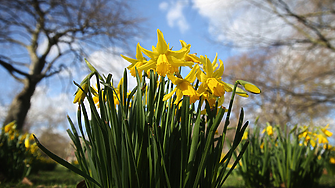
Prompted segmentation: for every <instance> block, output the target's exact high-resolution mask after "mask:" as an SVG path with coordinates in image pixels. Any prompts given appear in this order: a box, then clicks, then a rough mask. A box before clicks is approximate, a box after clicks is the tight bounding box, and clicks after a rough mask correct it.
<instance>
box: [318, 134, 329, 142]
mask: <svg viewBox="0 0 335 188" xmlns="http://www.w3.org/2000/svg"><path fill="white" fill-rule="evenodd" d="M316 138H317V139H318V143H319V144H328V139H327V137H326V136H324V135H323V134H317V135H316Z"/></svg>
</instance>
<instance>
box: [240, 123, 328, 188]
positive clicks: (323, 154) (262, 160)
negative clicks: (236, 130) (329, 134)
mask: <svg viewBox="0 0 335 188" xmlns="http://www.w3.org/2000/svg"><path fill="white" fill-rule="evenodd" d="M321 130H322V129H321ZM324 130H325V129H324ZM262 133H265V134H263V135H261V134H262ZM262 133H260V131H259V126H258V125H257V126H256V127H255V130H254V132H253V133H252V134H249V135H248V139H247V140H249V142H250V146H249V147H248V148H247V150H246V151H245V154H244V155H243V157H242V159H241V161H240V166H239V167H238V170H237V172H238V174H240V175H242V177H243V179H244V181H245V184H246V186H248V187H282V186H284V187H287V188H293V187H294V188H296V187H298V188H299V187H301V188H305V187H317V186H318V183H319V179H320V177H321V175H322V172H323V169H324V167H325V162H326V161H328V160H327V159H328V155H329V150H328V149H324V147H323V146H324V144H325V143H322V142H324V140H323V138H325V137H323V138H322V137H321V136H320V135H322V134H321V133H319V135H318V134H316V132H313V133H312V132H310V131H308V128H306V127H302V128H297V126H295V127H294V128H293V129H292V130H287V127H286V126H285V129H284V130H281V129H280V127H279V126H276V127H275V128H274V130H273V128H272V126H271V125H268V126H267V128H266V129H265V130H264V131H263V132H262ZM308 134H310V135H314V136H315V138H318V139H319V140H315V139H314V140H313V138H311V137H310V136H308ZM245 141H246V140H243V141H242V143H243V142H245ZM315 141H318V143H316V142H315ZM327 142H328V141H327Z"/></svg>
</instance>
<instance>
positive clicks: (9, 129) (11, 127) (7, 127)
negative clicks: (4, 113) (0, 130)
mask: <svg viewBox="0 0 335 188" xmlns="http://www.w3.org/2000/svg"><path fill="white" fill-rule="evenodd" d="M13 129H15V121H13V122H11V123H8V124H7V125H5V128H4V131H5V133H8V132H9V131H11V130H13Z"/></svg>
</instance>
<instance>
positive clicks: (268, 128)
mask: <svg viewBox="0 0 335 188" xmlns="http://www.w3.org/2000/svg"><path fill="white" fill-rule="evenodd" d="M265 131H266V133H267V134H268V135H269V136H272V135H273V128H272V126H271V125H268V126H267V127H266V129H264V130H263V131H262V133H265Z"/></svg>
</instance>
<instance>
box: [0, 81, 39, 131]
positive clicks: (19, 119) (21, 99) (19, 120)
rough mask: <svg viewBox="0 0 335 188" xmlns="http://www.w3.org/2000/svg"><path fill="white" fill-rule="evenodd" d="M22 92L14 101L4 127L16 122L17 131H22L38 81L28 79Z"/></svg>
mask: <svg viewBox="0 0 335 188" xmlns="http://www.w3.org/2000/svg"><path fill="white" fill-rule="evenodd" d="M23 83H24V86H23V89H22V91H21V92H20V93H19V94H18V95H16V96H15V98H14V99H13V101H12V103H11V105H10V107H9V110H8V112H7V116H6V118H5V121H4V123H3V125H4V126H5V125H7V124H8V123H10V122H12V121H16V129H18V130H22V128H23V125H24V121H25V119H26V116H27V114H28V111H29V109H30V105H31V104H30V100H31V98H32V96H33V94H34V92H35V88H36V85H37V83H38V80H33V79H29V78H26V79H25V80H24V82H23Z"/></svg>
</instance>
